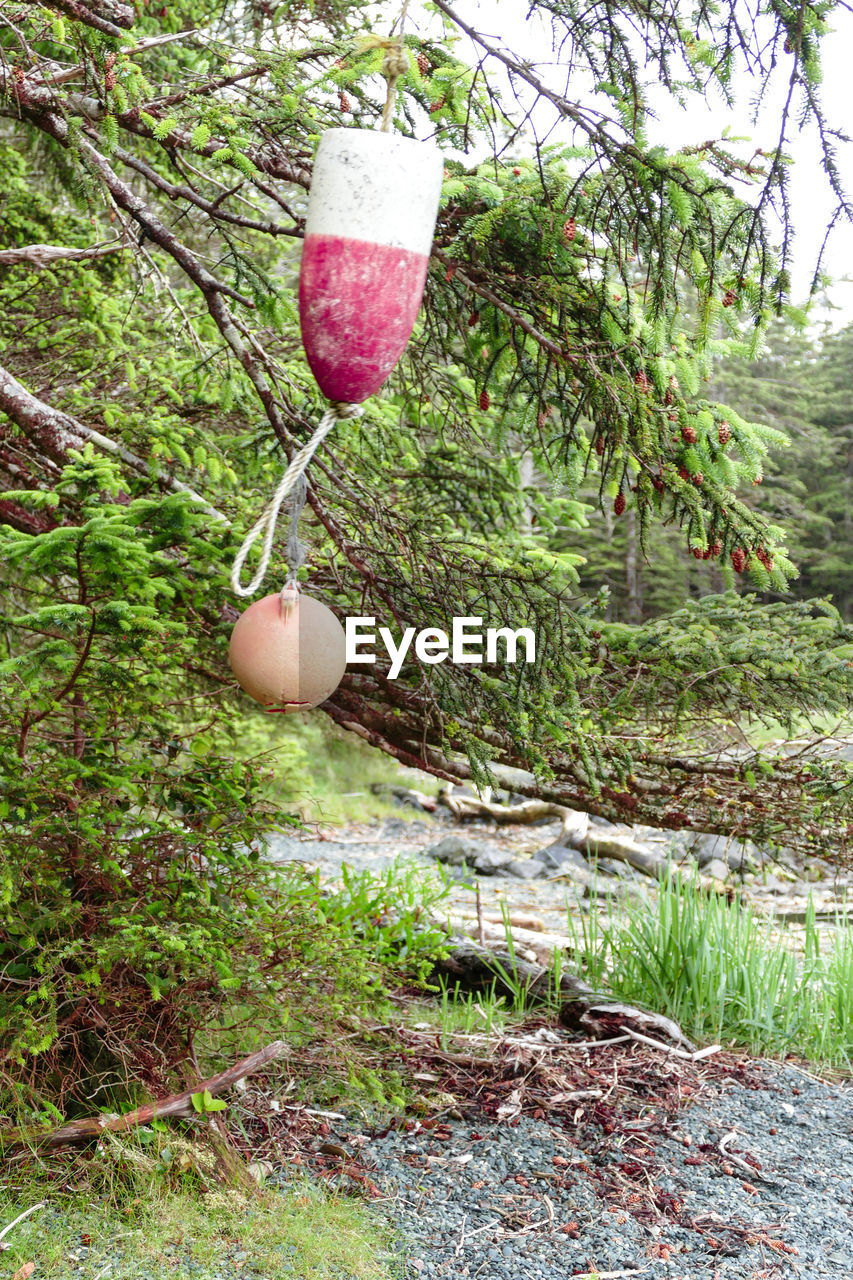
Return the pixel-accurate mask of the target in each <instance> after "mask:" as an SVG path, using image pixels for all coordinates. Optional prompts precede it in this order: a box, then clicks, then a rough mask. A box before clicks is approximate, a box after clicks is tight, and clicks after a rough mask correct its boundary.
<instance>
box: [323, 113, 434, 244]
mask: <svg viewBox="0 0 853 1280" xmlns="http://www.w3.org/2000/svg"><path fill="white" fill-rule="evenodd" d="M443 176H444V159H443V157H442V154H441V152H440V151H439V150H438V148H437V147H436V146H435V145H434V144H433V143H431V142H418V141H417V140H416V139H414V138H404V137H402V136H401V135H400V134H398V133H382V132H380V131H379V130H372V129H327V130H326V132H325V133H324V134H323V135H322V137H321V138H320V145H319V146H318V148H317V156H316V159H315V161H314V173H313V176H312V178H311V197H310V200H309V203H308V217H307V219H306V223H305V235H306V236H309V235H322V236H345V237H347V238H348V239H352V240H367V241H370V242H372V243H373V244H381V245H386V246H388V247H389V248H392V249H408V250H409V251H410V252H413V253H420V254H424V255H428V254H429V252H430V249H431V248H432V237H433V231H434V229H435V218H436V214H437V212H438V202H439V199H440V197H441V183H442V178H443Z"/></svg>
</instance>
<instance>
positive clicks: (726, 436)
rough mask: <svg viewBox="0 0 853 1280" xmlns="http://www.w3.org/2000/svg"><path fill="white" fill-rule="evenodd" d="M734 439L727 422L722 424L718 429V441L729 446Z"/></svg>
mask: <svg viewBox="0 0 853 1280" xmlns="http://www.w3.org/2000/svg"><path fill="white" fill-rule="evenodd" d="M731 438H732V429H731V427H730V426H729V424H728V423H727V422H721V423H720V425H719V427H718V428H717V439H718V440H719V442H720V444H722V445H727V444H728V443H729V441H730V440H731Z"/></svg>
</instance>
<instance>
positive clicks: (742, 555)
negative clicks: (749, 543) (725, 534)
mask: <svg viewBox="0 0 853 1280" xmlns="http://www.w3.org/2000/svg"><path fill="white" fill-rule="evenodd" d="M732 568H733V569H734V571H735V573H743V571H744V569H745V568H746V552H745V551H744V549H743V547H735V549H734V551H733V552H732Z"/></svg>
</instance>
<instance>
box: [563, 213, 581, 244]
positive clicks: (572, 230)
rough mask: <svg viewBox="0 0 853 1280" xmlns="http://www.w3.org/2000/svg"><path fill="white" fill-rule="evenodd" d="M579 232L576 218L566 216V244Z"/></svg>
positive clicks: (564, 225)
mask: <svg viewBox="0 0 853 1280" xmlns="http://www.w3.org/2000/svg"><path fill="white" fill-rule="evenodd" d="M577 232H578V227H577V223H576V222H575V220H574V218H566V221H565V222H564V223H563V239H564V240H565V242H566V244H571V243H572V241H573V240H574V238H575V236H576V235H577Z"/></svg>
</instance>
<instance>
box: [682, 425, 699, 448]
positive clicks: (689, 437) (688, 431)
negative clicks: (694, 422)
mask: <svg viewBox="0 0 853 1280" xmlns="http://www.w3.org/2000/svg"><path fill="white" fill-rule="evenodd" d="M681 438H682V440H683V441H684V443H685V444H695V443H696V441H697V440H698V438H699V437H698V436H697V435H696V428H695V427H682V428H681Z"/></svg>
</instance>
